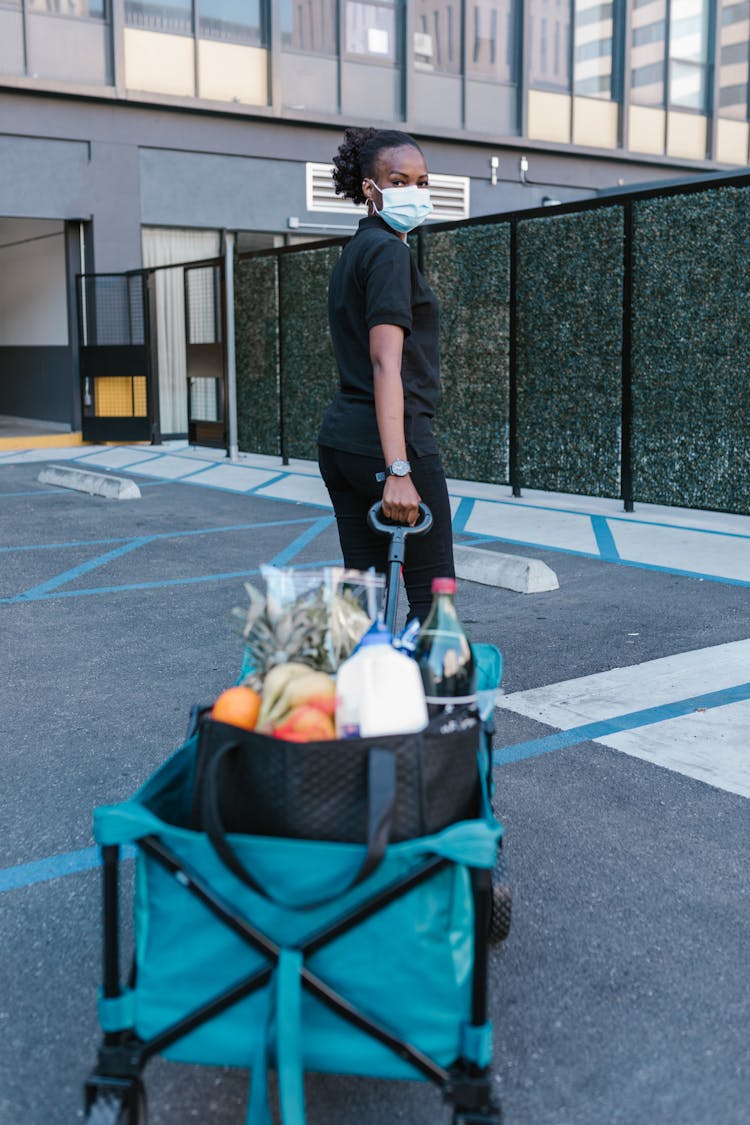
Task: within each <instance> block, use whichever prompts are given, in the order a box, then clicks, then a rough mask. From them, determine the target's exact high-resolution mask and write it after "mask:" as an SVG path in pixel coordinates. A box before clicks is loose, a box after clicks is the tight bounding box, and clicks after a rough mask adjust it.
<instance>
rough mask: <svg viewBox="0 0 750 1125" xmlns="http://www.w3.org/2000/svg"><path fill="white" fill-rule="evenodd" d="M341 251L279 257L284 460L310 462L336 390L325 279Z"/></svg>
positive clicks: (324, 249)
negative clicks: (292, 458) (291, 458)
mask: <svg viewBox="0 0 750 1125" xmlns="http://www.w3.org/2000/svg"><path fill="white" fill-rule="evenodd" d="M340 252H341V248H340V247H339V246H325V247H321V248H320V249H319V250H315V249H312V250H304V251H295V252H294V253H293V254H282V255H281V257H280V259H279V268H280V293H281V325H282V327H281V399H282V417H283V428H284V430H283V432H284V451H285V453H286V456H287V457H300V458H305V459H309V460H316V459H317V456H318V444H317V438H318V429H319V427H320V422H321V419H322V417H323V413H324V412H325V409H326V407H327V406H328V404H329V402H330V401H331V399H332V398H333V396H334V393H335V392H336V389H337V388H338V374H337V371H336V363H335V360H334V357H333V348H332V346H331V337H330V333H329V331H328V278H329V277H330V273H331V270H332V269H333V267H334V266H335V264H336V262H337V260H338V257H339V254H340Z"/></svg>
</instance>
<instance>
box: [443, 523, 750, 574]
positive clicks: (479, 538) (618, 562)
mask: <svg viewBox="0 0 750 1125" xmlns="http://www.w3.org/2000/svg"><path fill="white" fill-rule="evenodd" d="M465 534H466V535H470V536H471V541H472V543H474V544H479V543H508V544H510V545H511V546H513V547H531V548H532V550H534V551H552V552H553V553H554V554H557V555H575V556H576V557H577V558H581V559H594V560H595V561H596V562H603V561H605V560H603V559H602V557H601V555H598V554H596V555H595V554H593V553H592V552H591V551H574V550H573V549H572V548H570V547H553V546H551V545H550V544H549V543H528V542H527V541H526V540H524V539H504V538H502V537H501V536H499V535H482V534H480V533H479V532H476V533H475V532H471V531H467V532H466V533H465ZM740 538H742V537H740ZM607 561H609V560H607ZM611 561H612V563H613V565H614V566H630V567H633V568H634V569H636V570H653V571H655V572H656V573H657V574H675V575H676V576H677V577H678V578H696V579H697V580H698V581H699V582H720V583H722V584H723V585H725V586H747V587H750V579H745V578H726V577H724V575H721V574H704V573H703V572H701V571H697V570H680V569H679V568H678V567H674V566H656V564H655V563H642V562H635V561H634V560H632V559H623V558H619V559H612V560H611Z"/></svg>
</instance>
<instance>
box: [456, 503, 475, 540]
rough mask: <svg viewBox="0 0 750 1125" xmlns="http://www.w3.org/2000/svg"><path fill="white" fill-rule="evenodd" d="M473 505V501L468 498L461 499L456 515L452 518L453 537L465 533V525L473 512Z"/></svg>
mask: <svg viewBox="0 0 750 1125" xmlns="http://www.w3.org/2000/svg"><path fill="white" fill-rule="evenodd" d="M474 504H475V501H474V500H472V499H470V498H469V497H468V496H462V497H461V499H460V501H459V503H458V507H457V508H456V514H455V516H454V517H453V534H454V535H462V534H463V532H464V531H465V529H466V525H467V523H468V522H469V519H470V518H471V513H472V512H473V511H474Z"/></svg>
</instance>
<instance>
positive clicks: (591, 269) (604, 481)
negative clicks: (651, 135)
mask: <svg viewBox="0 0 750 1125" xmlns="http://www.w3.org/2000/svg"><path fill="white" fill-rule="evenodd" d="M343 241H344V240H335V241H331V242H326V243H317V244H314V245H311V246H300V247H288V248H283V249H279V250H273V251H261V252H259V253H254V254H249V255H243V256H241V257H240V258H239V259H238V261H237V264H236V279H235V305H236V312H235V322H236V330H237V375H238V402H239V408H240V417H239V437H240V448H241V449H243V450H246V451H250V452H258V453H271V454H280V455H281V456H283V457H285V458H290V457H301V458H313V457H315V455H316V448H315V439H316V434H317V428H318V422H319V417H320V414H321V413H322V410H323V409H324V407H325V404H326V403H327V402H328V400H329V399H330V397H331V396H332V394H333V393H334V390H335V387H336V371H335V364H334V360H333V354H332V351H331V345H330V340H329V337H328V325H327V316H326V288H327V282H328V275H329V273H330V270H331V268H332V266H333V264H334V263H335V261H336V258H337V255H338V254H339V252H340V248H341V245H343ZM411 242H412V247H413V249H414V250H415V252H416V253H417V254H418V257H419V261H420V265H421V268H422V269H423V271H424V273H425V275H426V277H427V280H428V281H429V283H430V285H431V286H432V288H433V289H434V290H435V292H436V293H437V295H438V297H439V298H440V301H441V307H442V330H441V369H442V379H443V393H442V396H441V403H440V408H439V414H438V417H437V419H436V425H437V430H438V433H439V438H440V445H441V450H442V452H443V458H444V461H445V465H446V470H447V472H448V475H449V476H453V477H459V478H467V479H473V480H481V481H488V482H493V483H500V484H508V485H510V486H511V488H512V489H513V490H514V491H515V492H516V493H518V492H520V490H521V489H522V488H532V489H545V490H551V491H557V492H570V493H578V494H587V495H594V496H608V497H621V498H622V499H623V501H624V503H625V506H626V507H628V508H630V507H632V505H633V503H634V502H635V501H642V502H649V503H661V504H670V505H684V506H690V507H697V508H712V509H721V510H727V511H734V512H750V254H749V253H748V251H749V250H750V245H749V243H750V174H742V175H732V176H709V177H706V178H705V179H703V180H700V181H690V182H677V183H674V184H670V185H663V186H659V187H651V188H647V189H644V190H640V191H631V192H627V193H622V194H619V195H611V196H607V197H604V198H599V199H597V200H588V201H585V202H581V203H576V204H567V205H564V206H558V207H554V208H549V207H548V208H541V209H539V210H537V211H524V212H518V213H515V214H506V215H497V216H492V217H489V218H487V217H485V218H480V219H474V220H470V221H468V222H462V223H450V224H448V223H444V224H439V225H435V226H428V227H427V228H421V229H420V231H419V232H418V234H417V236H416V237H414V238H412V239H411Z"/></svg>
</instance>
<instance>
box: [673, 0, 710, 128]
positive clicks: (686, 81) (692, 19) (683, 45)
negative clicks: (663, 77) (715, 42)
mask: <svg viewBox="0 0 750 1125" xmlns="http://www.w3.org/2000/svg"><path fill="white" fill-rule="evenodd" d="M707 96H708V0H680V2H679V4H675V3H672V4H671V14H670V22H669V104H670V106H672V107H673V108H675V109H695V110H698V111H699V112H701V113H705V112H706V103H707Z"/></svg>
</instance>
